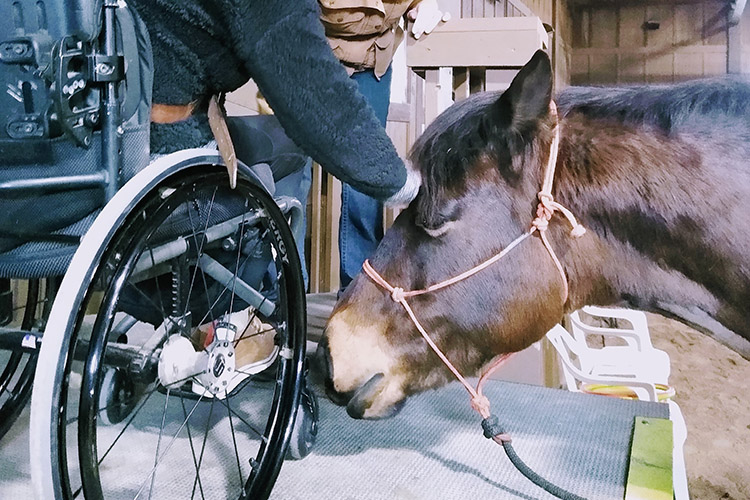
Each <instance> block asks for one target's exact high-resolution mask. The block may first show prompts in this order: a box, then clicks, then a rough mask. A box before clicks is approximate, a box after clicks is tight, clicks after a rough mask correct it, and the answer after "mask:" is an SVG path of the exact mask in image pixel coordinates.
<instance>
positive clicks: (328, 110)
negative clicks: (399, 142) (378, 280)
mask: <svg viewBox="0 0 750 500" xmlns="http://www.w3.org/2000/svg"><path fill="white" fill-rule="evenodd" d="M236 5H237V8H238V12H237V13H236V16H235V17H234V21H235V22H236V24H235V25H234V26H233V30H235V32H236V33H237V50H238V52H239V53H240V56H241V57H242V58H243V60H244V61H246V64H247V70H248V72H249V73H250V74H251V76H252V77H253V79H254V80H255V82H256V83H257V84H258V87H259V88H260V90H261V92H262V93H263V95H264V96H265V97H266V99H267V100H268V103H269V104H270V105H271V107H272V108H273V110H274V112H275V113H276V116H277V117H278V118H279V121H280V122H281V124H282V125H283V126H284V130H285V131H286V133H287V134H288V135H289V137H290V138H291V139H292V140H293V141H295V143H296V144H297V145H298V146H299V147H301V148H302V149H303V150H305V151H306V152H307V153H308V154H309V155H310V156H312V157H313V158H314V159H315V160H316V161H317V162H318V163H320V164H321V165H322V166H323V167H324V168H325V169H326V170H327V171H328V172H330V173H331V174H333V175H335V176H336V177H338V178H339V179H341V180H342V181H345V182H347V183H348V184H350V185H352V186H353V187H354V188H355V189H357V190H358V191H361V192H362V193H364V194H367V195H370V196H372V197H374V198H377V199H380V200H383V201H385V202H386V203H391V204H404V203H408V202H409V201H411V199H413V198H414V196H416V193H417V190H418V189H419V176H418V175H416V174H414V173H413V172H412V173H411V175H408V176H407V170H406V168H405V167H404V163H403V161H402V160H401V159H400V158H399V156H398V154H397V153H396V149H395V147H394V146H393V143H392V142H391V140H390V139H389V138H388V136H387V135H386V133H385V130H384V129H383V127H382V126H381V125H380V123H379V122H378V120H377V118H376V117H375V113H374V111H373V110H372V108H371V107H370V106H369V105H368V104H367V102H366V101H365V99H364V96H362V95H361V94H360V93H359V91H358V90H357V86H356V84H355V83H354V82H353V81H352V80H351V79H350V78H349V76H348V75H347V73H346V70H345V69H344V67H343V66H342V65H341V63H340V62H339V61H338V60H337V59H336V57H335V56H334V55H333V52H332V51H331V48H330V46H329V45H328V42H327V41H326V38H325V34H324V32H323V26H322V24H321V22H320V19H319V16H320V12H319V10H318V5H317V2H316V0H255V1H244V2H243V1H240V0H238V1H237V4H236Z"/></svg>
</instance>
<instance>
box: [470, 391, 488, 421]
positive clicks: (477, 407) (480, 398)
mask: <svg viewBox="0 0 750 500" xmlns="http://www.w3.org/2000/svg"><path fill="white" fill-rule="evenodd" d="M471 407H472V408H473V409H474V411H476V412H477V413H479V414H480V415H481V416H482V418H487V417H489V416H490V400H489V399H487V396H485V395H484V394H475V395H474V396H473V397H472V398H471Z"/></svg>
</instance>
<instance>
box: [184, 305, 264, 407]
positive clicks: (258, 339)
mask: <svg viewBox="0 0 750 500" xmlns="http://www.w3.org/2000/svg"><path fill="white" fill-rule="evenodd" d="M275 337H276V330H275V329H274V328H273V326H271V325H270V324H268V323H264V322H263V321H261V319H260V318H258V316H257V315H256V314H255V310H254V309H253V308H252V307H250V308H248V309H245V310H242V311H238V312H235V313H231V314H228V315H225V316H224V317H222V318H220V319H217V320H214V321H213V322H211V323H206V324H204V325H201V326H199V327H198V328H196V329H195V331H194V332H193V335H192V340H193V342H194V344H195V345H197V346H202V347H203V348H204V349H205V351H206V353H207V354H208V360H207V365H206V370H205V372H204V373H201V374H200V375H199V376H197V377H196V378H197V379H198V380H196V381H194V382H193V387H192V390H193V392H194V393H196V394H199V395H203V396H205V397H215V398H219V399H224V398H225V397H226V396H228V395H229V394H230V393H231V392H232V391H234V390H235V389H236V388H237V387H238V386H239V385H240V384H241V383H242V382H244V381H245V380H247V379H248V378H249V377H250V376H252V375H255V374H256V373H259V372H261V371H263V370H265V369H266V368H268V367H269V366H271V365H272V364H273V362H274V361H275V360H276V355H277V354H278V352H279V348H278V346H277V345H276V339H275Z"/></svg>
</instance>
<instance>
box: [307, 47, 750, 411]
mask: <svg viewBox="0 0 750 500" xmlns="http://www.w3.org/2000/svg"><path fill="white" fill-rule="evenodd" d="M551 86H552V78H551V69H550V63H549V59H548V58H547V56H546V55H545V54H544V53H543V52H538V53H537V54H535V55H534V57H533V58H532V59H531V61H530V62H529V63H528V64H527V65H526V66H525V67H524V68H523V69H522V70H521V71H520V72H519V74H518V75H517V76H516V78H515V79H514V80H513V82H512V84H511V86H510V87H509V89H508V90H507V91H505V92H504V93H501V94H498V93H484V94H479V95H475V96H473V97H471V98H469V99H466V100H464V101H461V102H458V103H456V104H455V105H454V106H452V107H451V108H449V109H448V110H446V111H445V112H444V113H443V114H442V115H440V116H439V117H438V118H437V119H436V120H435V121H434V122H433V123H432V124H431V125H430V126H429V128H428V129H427V130H426V131H425V132H424V134H423V135H422V136H421V137H420V138H419V140H418V141H417V143H416V144H415V145H414V148H413V151H412V153H411V162H412V165H413V166H414V167H415V168H416V169H418V171H419V172H420V173H421V175H422V187H421V191H420V193H419V196H418V197H417V199H416V200H414V202H413V203H412V204H411V205H410V206H409V207H408V208H407V209H406V210H405V211H403V212H402V213H401V214H400V215H399V216H398V218H397V219H396V221H395V223H394V225H393V227H392V228H391V229H390V230H389V231H388V232H387V234H386V235H385V238H384V239H383V241H382V243H381V245H380V247H379V248H378V249H377V251H376V252H375V254H374V255H373V256H372V258H371V263H372V267H373V268H374V269H375V270H377V272H378V273H380V275H382V276H383V277H384V278H385V279H386V280H387V281H388V282H389V283H391V284H392V285H393V286H398V287H401V288H403V289H404V290H415V289H423V288H425V287H427V286H430V285H432V284H434V283H438V282H441V281H443V280H445V279H447V278H450V277H452V276H455V275H458V274H460V273H462V272H463V271H465V270H467V269H469V268H471V267H473V266H475V265H476V264H478V263H480V262H482V261H484V260H486V259H487V258H489V257H490V256H492V255H494V254H496V253H497V252H498V251H499V250H500V249H502V248H504V247H505V246H507V245H508V244H509V243H510V242H512V241H513V240H514V239H516V238H517V237H518V236H519V235H521V234H523V233H524V232H525V231H528V229H529V227H530V223H531V221H532V219H533V218H534V214H535V210H536V207H537V192H538V191H539V190H540V186H541V183H542V175H543V167H544V166H545V165H546V163H547V160H548V157H549V156H550V146H551V144H552V141H553V136H554V135H553V134H554V127H555V124H556V122H557V117H556V116H555V115H554V114H552V113H550V98H551ZM556 101H557V104H558V107H559V110H560V112H559V130H560V134H561V135H560V148H559V156H558V158H557V163H556V165H557V174H556V177H555V184H554V189H553V195H554V197H555V199H556V200H557V201H558V202H559V203H561V204H562V205H564V206H567V207H568V208H569V209H570V210H571V211H572V213H573V214H575V216H576V217H578V219H579V221H580V222H581V223H582V225H583V226H584V227H585V228H586V229H587V232H586V234H584V235H583V236H582V237H580V238H571V237H570V234H569V233H570V226H569V225H568V224H567V223H566V222H565V221H564V220H563V219H561V218H560V217H559V216H557V215H556V216H554V217H553V218H552V220H551V221H550V224H549V228H548V231H547V232H546V235H547V237H548V239H549V241H550V242H551V245H552V247H553V248H554V250H555V252H556V254H557V255H558V257H559V259H560V261H561V263H562V267H563V269H564V274H565V278H566V279H567V284H568V286H569V290H570V292H569V294H568V295H567V297H566V296H565V294H564V293H563V289H564V282H563V279H562V278H561V275H560V273H559V272H558V270H557V269H556V267H555V265H554V263H553V260H552V258H551V257H550V255H549V253H548V252H547V250H546V249H545V247H544V246H543V244H542V240H541V238H540V237H539V233H538V232H537V233H535V234H533V235H532V236H531V237H529V238H527V239H526V240H525V241H523V242H522V243H520V244H519V245H518V246H517V247H516V248H515V249H513V250H512V251H510V252H509V253H508V254H507V255H506V256H505V257H503V258H502V259H500V260H499V261H497V262H495V263H494V264H492V265H491V266H489V267H488V268H487V269H485V270H484V271H481V272H480V273H478V274H476V275H474V276H472V277H469V278H467V279H465V280H463V281H460V282H458V283H456V284H454V285H451V286H448V287H446V288H443V289H441V290H438V291H435V292H432V293H428V294H424V295H420V296H417V297H413V298H410V299H409V304H410V305H411V307H412V309H413V310H414V314H415V316H416V317H418V319H419V321H420V322H421V323H422V325H424V327H425V329H426V330H427V331H428V332H429V333H430V335H431V336H432V338H433V339H434V340H435V342H436V344H437V345H438V346H440V348H441V349H442V350H443V352H444V353H445V354H446V356H447V357H448V359H450V360H451V361H452V363H453V364H454V365H455V366H456V367H457V368H458V369H459V370H460V371H461V372H462V373H464V374H466V375H471V374H474V373H477V372H478V370H479V369H480V368H482V367H483V366H484V365H486V364H487V363H488V362H489V361H491V360H492V358H493V357H495V356H496V355H498V354H501V353H508V352H513V351H518V350H521V349H523V348H525V347H527V346H528V345H530V344H531V343H533V342H534V341H536V340H538V339H540V338H541V337H542V336H543V335H544V334H545V332H547V331H548V330H549V329H550V328H551V327H552V326H553V325H554V324H556V323H557V322H559V321H560V320H561V318H562V316H563V314H564V313H566V312H569V311H572V310H575V309H577V308H580V307H582V306H583V305H586V304H598V305H611V304H623V303H624V304H628V305H630V306H631V307H634V308H637V309H642V310H649V311H654V312H660V313H662V314H667V315H670V316H674V317H677V318H680V319H682V320H683V321H685V322H686V323H688V324H691V325H692V326H695V327H698V328H700V329H702V330H704V331H706V332H708V333H711V334H713V335H715V336H716V337H717V338H718V339H720V340H722V341H723V342H724V343H726V344H728V345H730V346H731V347H733V348H734V349H735V350H737V351H739V352H740V353H741V354H743V355H744V356H745V357H750V342H748V339H750V232H748V229H749V228H750V223H749V219H748V215H747V206H748V200H749V199H750V168H748V167H747V161H748V159H749V158H750V85H748V84H747V83H744V82H741V81H738V80H735V79H720V80H704V81H694V82H687V83H683V84H678V85H673V86H642V87H629V88H615V89H611V88H610V89H608V88H571V89H569V90H567V91H565V92H563V93H562V94H561V95H560V96H559V97H558V98H557V100H556ZM320 350H321V351H322V355H323V356H324V360H325V365H326V367H327V379H328V393H329V395H330V396H331V397H332V398H333V399H334V400H335V401H337V402H339V403H341V404H347V410H348V412H349V414H350V415H351V416H353V417H355V418H379V417H385V416H388V415H391V414H393V413H394V412H395V411H396V410H397V408H398V407H399V406H400V403H401V402H402V401H403V400H404V399H405V398H406V397H407V396H409V395H410V394H414V393H416V392H419V391H423V390H425V389H429V388H435V387H439V386H441V385H443V384H445V383H447V382H449V381H451V380H452V377H453V376H452V375H451V373H450V372H449V371H448V369H447V368H446V367H445V366H444V365H443V363H442V362H441V361H440V360H439V359H438V357H437V356H436V355H435V354H434V353H433V352H432V351H431V350H430V348H429V347H428V346H427V344H426V343H425V341H424V340H423V338H422V337H421V336H420V335H419V333H418V332H417V330H416V328H415V326H414V324H413V323H412V321H411V320H410V319H409V317H408V316H407V314H406V313H405V311H404V309H403V308H402V307H401V305H400V304H398V303H397V302H394V301H393V300H392V299H391V295H390V294H389V293H388V292H386V291H385V290H384V289H383V288H382V287H380V286H378V285H376V284H375V283H374V282H373V281H372V279H371V278H369V277H368V276H365V275H362V274H360V275H359V276H358V277H357V278H356V279H355V280H354V282H352V284H351V285H350V287H349V288H348V289H347V291H346V293H345V294H344V296H343V297H342V298H341V300H340V301H339V303H338V304H337V306H336V308H335V310H334V313H333V315H332V317H331V319H330V321H329V323H328V326H327V329H326V336H325V339H324V342H322V343H321V349H320Z"/></svg>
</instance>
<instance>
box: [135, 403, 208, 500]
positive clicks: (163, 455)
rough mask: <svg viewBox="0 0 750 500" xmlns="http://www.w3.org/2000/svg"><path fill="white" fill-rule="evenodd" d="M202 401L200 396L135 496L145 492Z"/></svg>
mask: <svg viewBox="0 0 750 500" xmlns="http://www.w3.org/2000/svg"><path fill="white" fill-rule="evenodd" d="M201 401H203V396H201V397H200V398H198V401H196V402H195V404H194V405H193V407H192V408H191V409H190V413H188V416H187V417H186V418H185V420H184V421H183V422H182V424H181V425H180V428H179V429H177V432H175V434H174V436H172V440H171V441H170V442H169V444H168V445H167V449H166V450H164V453H162V455H161V457H157V460H156V463H155V464H154V466H153V468H152V469H151V471H150V472H149V473H148V475H147V476H146V479H145V480H144V481H143V483H141V487H140V488H139V489H138V493H136V494H135V498H138V497H139V496H140V494H141V493H142V492H143V488H145V487H146V484H147V483H148V481H149V479H151V477H152V476H153V475H154V474H156V469H157V467H159V464H161V460H162V459H163V458H164V457H165V456H166V454H167V453H169V450H170V449H172V445H173V444H174V443H175V441H177V436H179V435H180V432H182V429H183V428H184V427H185V425H186V424H187V422H188V420H190V417H191V416H192V415H193V412H195V409H196V408H198V405H199V404H200V402H201Z"/></svg>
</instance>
